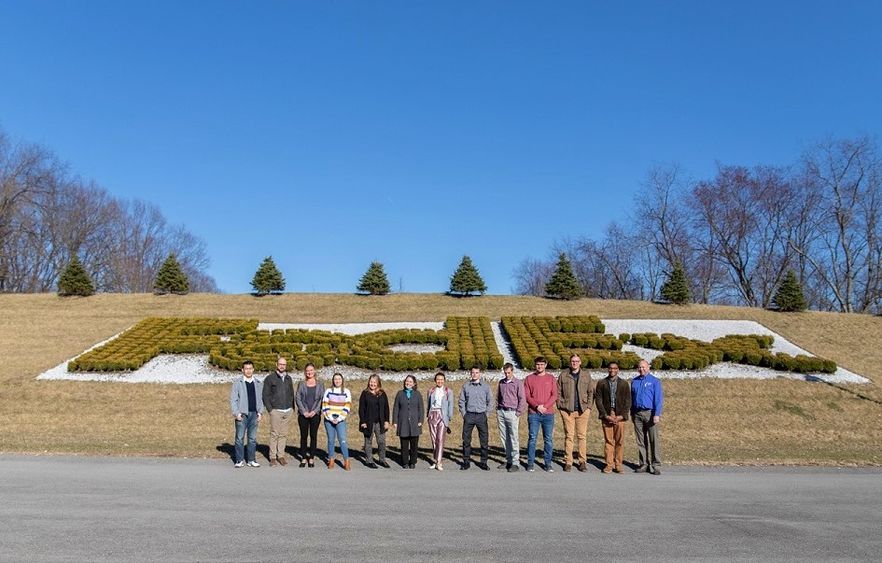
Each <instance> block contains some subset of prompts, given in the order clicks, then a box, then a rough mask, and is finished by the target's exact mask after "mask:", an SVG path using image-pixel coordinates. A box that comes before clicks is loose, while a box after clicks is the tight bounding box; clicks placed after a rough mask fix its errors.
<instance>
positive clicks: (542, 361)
mask: <svg viewBox="0 0 882 563" xmlns="http://www.w3.org/2000/svg"><path fill="white" fill-rule="evenodd" d="M533 363H534V364H547V363H548V362H546V361H545V356H536V359H535V360H533Z"/></svg>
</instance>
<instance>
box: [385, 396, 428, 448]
mask: <svg viewBox="0 0 882 563" xmlns="http://www.w3.org/2000/svg"><path fill="white" fill-rule="evenodd" d="M424 412H426V411H425V410H424V409H423V396H422V395H420V393H419V391H417V390H416V389H414V390H413V394H411V396H410V399H408V398H407V395H406V394H405V393H404V389H402V390H401V391H399V392H398V394H397V395H395V403H394V405H393V407H392V423H393V424H396V425H397V427H396V429H395V434H396V435H398V436H401V437H402V438H410V437H413V436H419V435H420V434H422V433H423V427H422V422H423V413H424Z"/></svg>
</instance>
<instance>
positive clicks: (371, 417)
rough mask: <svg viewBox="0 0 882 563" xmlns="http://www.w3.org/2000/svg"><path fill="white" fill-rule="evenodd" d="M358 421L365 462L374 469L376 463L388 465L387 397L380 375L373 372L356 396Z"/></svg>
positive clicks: (383, 465)
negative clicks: (365, 386) (374, 440)
mask: <svg viewBox="0 0 882 563" xmlns="http://www.w3.org/2000/svg"><path fill="white" fill-rule="evenodd" d="M358 422H359V425H358V427H359V429H360V430H361V433H362V434H364V460H365V464H366V465H367V466H368V467H369V468H371V469H376V468H377V463H379V465H381V466H382V467H389V464H388V463H386V431H387V430H389V397H388V396H386V392H385V391H383V383H382V382H381V381H380V376H379V375H377V374H373V375H371V376H370V377H368V381H367V388H365V390H364V391H362V392H361V396H360V397H359V398H358ZM371 436H376V437H377V457H379V461H378V462H377V463H374V450H373V447H372V446H373V444H372V442H373V440H372V439H371Z"/></svg>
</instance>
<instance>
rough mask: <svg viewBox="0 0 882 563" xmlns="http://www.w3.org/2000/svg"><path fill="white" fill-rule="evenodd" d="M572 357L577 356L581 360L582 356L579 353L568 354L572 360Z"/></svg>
mask: <svg viewBox="0 0 882 563" xmlns="http://www.w3.org/2000/svg"><path fill="white" fill-rule="evenodd" d="M573 358H579V359H580V360H581V359H582V356H580V355H579V354H570V359H571V360H572V359H573Z"/></svg>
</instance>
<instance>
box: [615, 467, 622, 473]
mask: <svg viewBox="0 0 882 563" xmlns="http://www.w3.org/2000/svg"><path fill="white" fill-rule="evenodd" d="M624 472H625V470H624V469H622V468H621V467H614V468H613V473H624Z"/></svg>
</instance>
